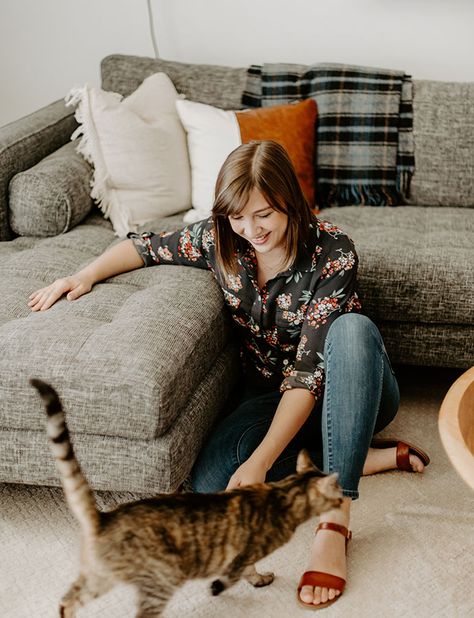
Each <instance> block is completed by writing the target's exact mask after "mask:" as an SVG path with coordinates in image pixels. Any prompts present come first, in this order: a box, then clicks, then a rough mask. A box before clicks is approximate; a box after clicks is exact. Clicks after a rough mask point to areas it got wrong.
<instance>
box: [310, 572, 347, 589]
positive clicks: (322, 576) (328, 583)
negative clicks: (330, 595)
mask: <svg viewBox="0 0 474 618" xmlns="http://www.w3.org/2000/svg"><path fill="white" fill-rule="evenodd" d="M345 585H346V580H345V579H343V578H342V577H337V575H331V574H330V573H323V572H322V571H306V572H305V573H303V575H302V577H301V580H300V583H299V584H298V592H299V591H300V590H301V588H302V587H303V586H313V587H316V586H320V587H321V588H334V590H340V591H341V593H342V592H343V590H344V586H345Z"/></svg>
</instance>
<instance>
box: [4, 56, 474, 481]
mask: <svg viewBox="0 0 474 618" xmlns="http://www.w3.org/2000/svg"><path fill="white" fill-rule="evenodd" d="M157 71H165V72H166V73H168V75H169V76H170V78H171V79H172V81H173V83H174V84H175V86H176V88H177V90H178V91H179V92H182V93H184V94H185V95H186V96H187V97H188V98H189V99H191V100H195V101H200V102H204V103H209V104H212V105H215V106H218V107H222V108H224V109H235V108H238V107H240V97H241V93H242V90H243V89H244V86H245V79H246V69H245V68H226V67H216V66H203V65H192V64H182V63H176V62H167V61H162V60H154V59H149V58H138V57H131V56H119V55H114V56H109V57H107V58H105V59H104V60H103V63H102V78H103V84H102V85H103V87H104V88H105V89H107V90H112V91H115V92H120V93H122V94H124V95H127V94H130V93H131V92H132V91H133V90H134V89H135V88H136V87H137V86H138V85H139V84H140V83H141V82H142V81H143V79H144V78H145V77H147V76H148V75H150V74H152V73H154V72H157ZM75 127H76V121H75V120H74V117H73V110H71V108H66V107H65V106H64V104H63V103H62V102H61V101H58V102H56V103H53V104H52V105H50V106H48V107H46V108H44V109H42V110H40V111H38V112H36V113H34V114H32V115H30V116H28V117H26V118H23V119H21V120H19V121H17V122H14V123H12V124H10V125H7V126H6V127H4V128H2V129H0V190H1V192H0V239H1V241H2V242H1V243H0V294H1V298H2V303H1V305H0V346H1V353H0V481H5V482H15V483H30V484H52V485H56V484H58V479H57V476H56V473H55V469H54V465H53V462H52V460H51V457H50V454H49V451H48V448H47V444H46V439H45V434H44V419H43V412H42V409H41V405H40V402H39V400H38V398H37V396H36V393H35V392H34V391H33V389H32V388H31V387H30V386H29V385H28V378H29V377H30V376H38V377H42V378H44V379H46V380H49V381H50V382H52V383H53V385H55V386H56V387H57V389H58V390H59V391H60V393H61V394H62V398H63V400H64V403H65V406H66V407H67V410H68V418H69V423H70V427H71V430H72V433H73V436H74V443H75V446H76V450H77V453H78V456H79V459H80V460H81V462H82V464H83V467H84V470H85V472H86V474H87V476H88V478H89V479H90V481H91V484H92V486H93V487H94V488H96V489H107V490H125V491H133V492H135V493H149V492H157V491H172V490H174V489H176V488H177V487H178V486H179V485H180V484H181V483H182V482H183V480H184V479H185V478H186V476H187V474H188V473H189V470H190V468H191V466H192V463H193V461H194V459H195V457H196V455H197V452H198V450H199V448H200V446H201V444H202V442H203V440H204V438H205V436H206V434H207V432H208V431H209V429H210V427H211V426H212V423H213V422H214V420H215V418H216V416H217V414H218V411H219V410H220V409H221V408H222V406H223V405H224V403H225V401H226V398H227V397H228V395H229V392H230V390H231V388H232V386H233V385H234V383H235V380H236V378H237V376H238V361H237V348H238V342H237V341H235V340H234V339H233V333H232V329H231V326H230V323H229V320H228V317H227V315H226V312H225V309H224V303H223V299H222V296H221V293H220V290H219V289H218V287H217V285H216V283H215V281H214V279H213V277H212V275H211V274H210V273H208V272H203V271H198V270H196V269H189V268H186V267H174V266H160V267H159V268H149V269H140V270H138V271H135V272H131V273H127V274H123V275H120V276H117V277H114V278H112V279H109V280H107V281H105V282H103V283H101V284H98V285H97V286H96V287H95V288H94V290H93V291H92V293H91V294H88V295H86V296H84V297H82V298H81V299H80V300H79V301H76V302H73V303H70V302H68V301H66V300H61V301H60V302H58V303H57V304H56V305H55V306H54V307H53V308H52V309H50V310H49V311H46V312H39V313H31V312H30V310H29V309H28V307H27V298H28V295H29V294H30V293H31V292H32V291H33V290H35V289H37V288H39V287H42V286H43V285H45V284H47V283H49V282H52V281H53V280H54V279H55V278H57V277H60V276H64V275H67V274H70V273H72V272H74V271H76V270H78V269H79V268H80V267H81V266H83V265H85V264H87V263H88V262H90V261H91V260H92V259H93V258H94V257H95V256H97V255H99V254H100V253H101V252H103V251H104V249H105V248H106V247H107V246H109V245H110V244H111V243H113V242H116V241H117V239H116V237H115V236H114V233H113V230H112V228H111V225H110V223H109V222H108V221H106V220H105V219H104V218H103V217H102V215H101V214H100V212H99V211H98V210H97V209H96V207H95V206H94V205H93V204H92V202H91V199H90V197H89V189H88V182H89V176H90V168H89V167H88V164H86V163H85V162H84V161H83V160H82V158H81V157H80V156H79V155H78V154H77V153H76V152H75V149H74V146H73V144H71V143H70V141H69V140H70V136H71V134H72V132H73V131H74V129H75ZM414 135H415V148H416V150H415V156H416V172H415V175H414V177H413V181H412V191H411V199H410V203H409V204H407V205H403V206H398V207H385V208H380V207H360V206H351V207H344V208H331V209H326V210H324V211H322V213H321V215H320V217H321V218H324V219H327V220H329V221H331V222H334V223H335V224H337V225H339V226H340V227H342V228H343V229H344V230H345V231H346V232H347V233H349V234H350V235H351V236H352V238H353V239H354V241H355V242H356V247H357V248H358V252H359V256H360V270H359V273H360V276H359V280H360V287H361V292H362V296H363V301H364V309H365V312H366V313H367V314H368V315H369V316H370V317H371V318H372V319H373V320H375V322H376V323H377V324H378V326H379V328H380V330H381V332H382V334H383V336H384V339H385V342H386V347H387V349H388V352H389V354H390V357H391V359H392V360H393V362H394V363H403V364H408V365H414V366H416V365H428V366H440V367H459V368H467V367H469V366H471V365H473V364H474V325H473V318H474V293H473V291H474V184H473V183H474V84H460V83H444V82H430V81H417V80H415V81H414ZM180 225H181V216H180V215H177V216H173V217H168V218H167V219H162V220H157V221H155V222H153V223H152V224H150V225H148V226H146V227H148V228H149V229H156V230H169V229H175V228H177V227H179V226H180Z"/></svg>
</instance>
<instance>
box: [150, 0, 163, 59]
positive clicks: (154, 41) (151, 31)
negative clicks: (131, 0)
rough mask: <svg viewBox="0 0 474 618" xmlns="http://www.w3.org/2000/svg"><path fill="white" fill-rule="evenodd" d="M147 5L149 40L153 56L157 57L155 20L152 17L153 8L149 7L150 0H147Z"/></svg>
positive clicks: (158, 55)
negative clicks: (153, 52)
mask: <svg viewBox="0 0 474 618" xmlns="http://www.w3.org/2000/svg"><path fill="white" fill-rule="evenodd" d="M147 6H148V22H149V24H150V34H151V41H152V43H153V49H154V50H155V58H159V57H160V54H159V53H158V45H157V44H156V36H155V21H154V19H153V10H152V7H151V0H147Z"/></svg>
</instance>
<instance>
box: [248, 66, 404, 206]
mask: <svg viewBox="0 0 474 618" xmlns="http://www.w3.org/2000/svg"><path fill="white" fill-rule="evenodd" d="M307 98H313V99H315V101H316V103H317V106H318V121H317V145H316V146H317V148H316V152H317V157H316V180H317V203H318V206H319V207H326V206H346V205H355V204H367V205H371V206H386V205H389V206H393V205H396V204H403V203H404V202H405V198H406V197H407V196H408V194H409V189H410V180H411V177H412V175H413V172H414V169H415V156H414V140H413V94H412V82H411V77H410V76H408V75H406V74H404V73H403V72H401V71H390V70H381V69H372V68H366V67H357V66H351V65H343V64H326V63H324V64H316V65H312V66H301V65H295V64H273V63H272V64H263V65H261V66H260V65H251V66H250V67H249V68H248V70H247V83H246V88H245V91H244V93H243V96H242V104H243V105H244V106H246V107H268V106H271V105H277V104H284V103H290V102H292V101H299V100H302V99H307Z"/></svg>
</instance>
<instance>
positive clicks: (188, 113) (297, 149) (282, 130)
mask: <svg viewBox="0 0 474 618" xmlns="http://www.w3.org/2000/svg"><path fill="white" fill-rule="evenodd" d="M176 109H177V111H178V115H179V117H180V120H181V122H182V124H183V126H184V128H185V130H186V134H187V142H188V153H189V160H190V163H191V193H192V200H191V201H192V205H193V208H192V210H190V211H188V212H187V213H186V215H185V217H184V220H185V221H187V222H193V221H199V220H200V219H204V218H205V217H208V216H209V215H210V214H211V208H212V204H213V201H214V188H215V183H216V179H217V175H218V173H219V170H220V168H221V166H222V164H223V163H224V161H225V159H226V158H227V156H228V155H229V154H230V153H231V152H232V151H233V150H234V149H235V148H237V147H238V146H240V145H241V144H243V143H246V142H250V141H252V140H267V139H269V140H274V141H276V142H278V143H279V144H281V145H282V146H283V147H284V148H285V149H286V151H287V152H288V155H289V157H290V159H291V161H292V163H293V165H294V167H295V170H296V174H297V176H298V180H299V182H300V185H301V188H302V190H303V193H304V195H305V197H306V199H307V200H308V203H309V205H310V207H311V208H314V205H315V204H314V202H315V190H314V170H315V165H314V161H315V131H316V116H317V109H316V102H315V101H314V100H313V99H306V100H304V101H301V102H299V103H289V104H286V105H275V106H272V107H265V108H260V109H252V110H242V111H240V110H239V111H225V110H222V109H218V108H217V107H212V106H211V105H204V104H203V103H196V102H193V101H187V100H186V99H178V100H177V101H176Z"/></svg>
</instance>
